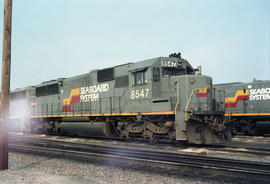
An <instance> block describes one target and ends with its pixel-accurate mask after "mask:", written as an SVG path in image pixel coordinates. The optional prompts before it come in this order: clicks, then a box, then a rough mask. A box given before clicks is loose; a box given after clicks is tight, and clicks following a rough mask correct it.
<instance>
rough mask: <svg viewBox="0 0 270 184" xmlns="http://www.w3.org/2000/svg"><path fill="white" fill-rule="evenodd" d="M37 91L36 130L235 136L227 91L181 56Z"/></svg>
mask: <svg viewBox="0 0 270 184" xmlns="http://www.w3.org/2000/svg"><path fill="white" fill-rule="evenodd" d="M35 89H36V93H35V98H34V100H33V102H32V103H31V116H30V119H31V129H32V131H37V130H38V131H49V132H50V133H56V134H65V133H67V134H68V133H70V134H79V133H83V134H85V135H88V136H108V137H121V138H125V139H134V138H142V139H146V140H150V141H156V140H158V139H170V140H185V141H189V142H191V143H195V144H202V143H206V144H212V143H224V142H226V141H227V140H230V139H231V129H230V123H229V122H228V120H227V119H226V118H225V117H224V96H222V94H223V93H220V91H218V90H216V89H215V88H213V87H212V79H211V78H210V77H208V76H203V75H195V70H194V69H193V68H192V66H191V65H190V64H189V63H188V62H187V61H186V60H184V59H182V58H179V57H159V58H153V59H149V60H144V61H141V62H137V63H127V64H123V65H119V66H115V67H112V68H106V69H101V70H93V71H90V72H89V73H87V74H83V75H79V76H75V77H71V78H66V79H57V80H54V81H49V82H44V83H42V84H41V85H38V86H36V88H35ZM222 104H223V105H222Z"/></svg>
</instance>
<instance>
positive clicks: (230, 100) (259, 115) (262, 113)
mask: <svg viewBox="0 0 270 184" xmlns="http://www.w3.org/2000/svg"><path fill="white" fill-rule="evenodd" d="M215 87H217V88H219V89H221V90H223V91H225V96H226V98H225V107H226V114H225V115H226V116H228V117H230V119H231V120H233V123H234V128H235V131H236V132H240V133H244V134H247V135H264V134H269V133H270V108H269V107H270V81H269V80H262V81H261V80H255V79H254V80H253V81H252V82H248V83H242V82H238V83H227V84H218V85H216V86H215Z"/></svg>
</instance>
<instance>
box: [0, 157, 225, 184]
mask: <svg viewBox="0 0 270 184" xmlns="http://www.w3.org/2000/svg"><path fill="white" fill-rule="evenodd" d="M0 183H1V184H58V183H59V184H73V183H83V184H84V183H91V184H111V183H117V184H122V183H123V184H133V183H134V184H141V183H143V184H144V183H145V184H148V183H150V184H163V183H164V184H165V183H166V184H167V183H168V184H170V183H172V184H176V183H186V184H189V183H192V184H194V183H195V184H206V183H207V184H209V183H210V184H214V183H225V182H224V181H217V180H216V179H215V180H211V179H202V178H192V177H190V176H179V175H176V174H170V173H162V174H159V173H158V172H151V171H146V170H136V169H129V168H122V167H117V166H110V165H107V164H101V163H91V162H87V161H76V160H72V159H62V158H53V157H46V156H39V155H32V154H24V153H16V152H10V153H9V169H8V170H4V171H0ZM226 183H227V182H226Z"/></svg>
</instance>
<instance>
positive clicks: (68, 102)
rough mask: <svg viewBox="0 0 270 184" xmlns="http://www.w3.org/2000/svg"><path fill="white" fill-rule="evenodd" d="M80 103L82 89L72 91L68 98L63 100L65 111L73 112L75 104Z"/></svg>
mask: <svg viewBox="0 0 270 184" xmlns="http://www.w3.org/2000/svg"><path fill="white" fill-rule="evenodd" d="M78 102H80V88H75V89H72V90H71V91H70V95H69V97H68V98H66V99H64V100H63V111H71V107H72V104H73V103H78Z"/></svg>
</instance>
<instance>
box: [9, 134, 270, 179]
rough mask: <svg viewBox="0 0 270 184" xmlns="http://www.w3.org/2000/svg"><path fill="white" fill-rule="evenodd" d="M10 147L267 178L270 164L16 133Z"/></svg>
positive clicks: (53, 153)
mask: <svg viewBox="0 0 270 184" xmlns="http://www.w3.org/2000/svg"><path fill="white" fill-rule="evenodd" d="M9 148H10V149H11V150H14V151H22V152H35V153H42V154H49V155H55V156H67V157H72V158H78V159H80V158H83V159H92V158H94V157H99V158H102V159H104V158H107V159H108V158H109V159H115V160H127V161H135V162H140V163H142V162H143V163H148V164H149V163H150V164H151V163H154V164H158V165H159V164H164V165H168V166H177V167H180V168H181V167H188V168H192V169H197V171H201V170H204V171H207V172H208V173H209V171H212V172H223V173H231V174H232V175H237V176H240V175H241V176H249V177H257V178H258V177H260V178H267V179H270V163H264V162H254V161H244V160H236V159H225V158H215V157H210V156H203V155H193V154H182V153H175V152H169V151H162V150H159V151H157V150H148V149H142V148H130V147H129V148H127V147H123V146H115V145H106V146H104V145H98V144H90V143H78V142H70V141H65V140H52V139H49V138H40V137H39V138H37V137H29V136H18V137H14V136H13V137H10V138H9Z"/></svg>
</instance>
